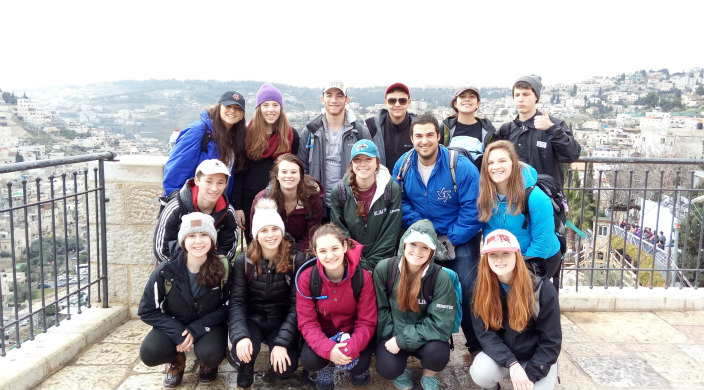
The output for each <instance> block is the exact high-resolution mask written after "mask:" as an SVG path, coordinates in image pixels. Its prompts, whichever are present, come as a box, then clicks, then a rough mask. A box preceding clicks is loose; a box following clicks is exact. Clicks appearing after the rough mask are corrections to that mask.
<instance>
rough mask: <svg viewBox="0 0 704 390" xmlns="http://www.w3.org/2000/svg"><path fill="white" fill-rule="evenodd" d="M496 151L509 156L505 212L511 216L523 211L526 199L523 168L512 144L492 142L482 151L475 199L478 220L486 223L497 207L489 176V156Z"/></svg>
mask: <svg viewBox="0 0 704 390" xmlns="http://www.w3.org/2000/svg"><path fill="white" fill-rule="evenodd" d="M497 149H503V150H505V151H507V152H508V154H509V156H511V165H512V167H511V176H509V178H508V183H507V184H508V194H506V201H507V202H508V208H507V209H506V211H507V212H511V211H512V212H513V215H518V213H520V212H522V211H523V202H524V200H525V197H526V192H525V184H524V182H523V168H522V167H521V163H520V162H519V161H518V154H517V153H516V148H514V147H513V143H512V142H510V141H503V140H502V141H494V142H492V143H490V144H489V146H487V147H486V150H485V151H484V160H483V162H482V167H481V170H480V175H479V197H478V198H477V211H478V212H479V220H480V221H482V222H488V221H489V219H491V215H492V213H493V212H494V209H495V208H496V207H497V200H496V199H497V191H496V184H494V182H493V181H491V176H490V175H489V164H488V161H489V155H490V154H491V152H493V151H494V150H497Z"/></svg>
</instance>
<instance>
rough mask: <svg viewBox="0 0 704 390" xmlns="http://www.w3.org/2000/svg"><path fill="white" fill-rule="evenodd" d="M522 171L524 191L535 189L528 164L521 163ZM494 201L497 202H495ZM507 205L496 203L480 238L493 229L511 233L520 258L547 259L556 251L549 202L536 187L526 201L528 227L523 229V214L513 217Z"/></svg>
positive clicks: (534, 175)
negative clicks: (517, 245)
mask: <svg viewBox="0 0 704 390" xmlns="http://www.w3.org/2000/svg"><path fill="white" fill-rule="evenodd" d="M521 165H522V167H523V169H522V173H523V182H524V183H525V187H526V188H528V187H530V186H532V185H535V183H536V181H537V180H538V172H537V171H536V170H535V168H533V167H531V166H530V165H528V164H525V163H521ZM497 201H498V200H497ZM507 208H508V202H507V201H506V200H504V201H498V207H497V208H496V209H494V213H493V214H492V215H491V219H489V222H487V223H486V225H485V226H484V235H485V236H486V235H487V234H489V233H491V232H492V231H494V230H496V229H506V230H508V231H510V232H511V233H513V235H514V236H516V238H517V239H518V243H519V244H520V245H521V254H523V256H525V257H540V258H543V259H547V258H549V257H552V256H554V255H555V254H556V253H557V252H558V251H559V250H560V241H559V240H558V239H557V236H556V235H555V221H554V219H553V211H552V201H551V200H550V198H548V196H547V195H545V193H544V192H543V191H542V190H541V189H540V188H538V186H536V187H535V188H533V191H531V193H530V198H528V210H529V214H530V223H529V224H528V226H526V228H525V229H523V221H525V219H526V218H525V216H524V215H523V213H518V215H513V213H512V212H511V210H507Z"/></svg>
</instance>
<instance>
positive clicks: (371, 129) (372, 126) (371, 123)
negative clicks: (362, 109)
mask: <svg viewBox="0 0 704 390" xmlns="http://www.w3.org/2000/svg"><path fill="white" fill-rule="evenodd" d="M364 123H366V124H367V129H369V134H370V135H371V136H372V138H374V136H375V135H376V132H377V129H376V123H374V118H373V117H372V118H367V119H366V120H365V121H364Z"/></svg>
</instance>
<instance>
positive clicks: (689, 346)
mask: <svg viewBox="0 0 704 390" xmlns="http://www.w3.org/2000/svg"><path fill="white" fill-rule="evenodd" d="M148 329H149V328H148V327H147V326H146V325H145V324H143V323H142V322H141V321H138V320H133V321H129V322H126V323H125V324H123V325H122V326H120V327H119V328H117V329H116V330H115V331H114V332H112V334H110V335H109V336H107V337H105V338H103V339H102V340H101V341H99V342H97V343H95V344H94V345H92V346H91V347H89V348H88V349H87V350H86V351H85V352H84V353H82V354H81V355H80V356H78V357H77V358H76V359H75V360H74V361H73V362H71V363H70V364H69V365H67V366H66V367H64V368H63V369H61V370H59V371H58V372H56V373H55V374H53V375H52V376H50V377H49V378H48V379H46V380H45V381H44V382H42V383H41V384H40V385H39V386H37V387H36V389H37V390H50V389H52V390H69V389H71V390H73V389H76V388H81V389H95V390H137V389H160V388H162V385H161V383H162V379H163V377H164V374H163V366H161V367H147V366H145V365H144V364H142V363H141V362H140V360H139V357H138V353H139V345H140V343H141V341H142V339H143V337H144V336H145V335H146V333H147V331H148ZM562 332H563V344H562V354H561V355H560V359H559V376H560V384H558V386H557V388H558V389H704V312H703V311H689V312H654V313H653V312H566V313H563V315H562ZM454 337H455V345H458V346H459V345H462V344H463V342H464V340H463V339H461V336H460V335H458V334H456V335H455V336H454ZM194 359H195V358H194V355H193V354H192V353H190V354H189V355H188V363H187V374H186V375H185V377H184V380H183V383H182V385H181V388H182V389H189V390H191V389H198V390H208V389H236V388H237V386H236V384H235V382H236V378H237V373H236V372H234V370H233V369H232V368H231V367H230V366H229V365H228V364H227V362H226V361H225V362H223V364H222V365H221V366H220V375H219V378H218V380H216V381H215V382H212V383H210V384H199V383H198V375H197V367H196V365H195V362H194ZM267 361H268V356H267V354H266V352H265V351H263V352H262V354H261V355H260V357H259V359H258V362H259V364H258V365H257V368H256V378H255V382H254V385H253V387H252V388H253V389H272V390H277V389H298V388H301V389H306V388H307V389H314V386H313V385H312V384H310V383H305V381H303V382H302V381H300V380H299V379H298V378H297V379H291V380H286V381H278V382H277V381H270V380H268V378H267V375H266V371H267V368H268V367H267V364H266V362H267ZM409 363H410V366H411V367H413V370H412V376H413V378H414V381H415V387H414V389H420V388H421V386H420V384H419V383H418V381H419V378H420V375H421V369H420V368H419V366H418V362H417V361H415V359H412V360H411V361H409ZM470 364H471V358H470V357H469V355H468V354H467V352H466V351H463V350H460V348H458V349H457V350H456V351H454V352H453V353H452V357H451V360H450V363H449V365H448V367H447V368H446V369H445V370H444V371H443V372H442V373H441V374H440V376H439V379H440V388H441V389H458V390H459V389H478V388H479V387H477V385H475V384H474V382H472V380H471V378H470V375H469V366H470ZM299 370H300V369H299ZM501 386H502V388H503V389H512V386H511V383H510V381H504V382H503V383H502V384H501ZM335 388H336V389H338V390H342V389H352V388H354V387H353V386H352V384H351V382H350V381H349V379H348V377H347V376H346V375H343V373H341V372H338V373H336V377H335ZM362 388H363V389H394V386H393V384H392V383H391V382H390V381H386V380H384V379H383V378H381V377H380V376H379V375H377V374H376V373H374V372H373V370H372V381H371V382H370V383H369V384H368V385H366V386H364V387H362Z"/></svg>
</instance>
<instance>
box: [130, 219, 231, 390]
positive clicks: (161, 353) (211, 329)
mask: <svg viewBox="0 0 704 390" xmlns="http://www.w3.org/2000/svg"><path fill="white" fill-rule="evenodd" d="M215 239H216V232H215V225H214V224H213V217H211V216H210V215H207V214H203V213H199V212H195V213H190V214H186V215H184V216H183V218H182V222H181V227H180V229H179V231H178V243H179V247H180V248H181V249H182V250H181V251H179V252H178V253H177V255H176V256H175V257H174V259H173V260H172V261H165V262H163V263H161V264H159V265H158V266H157V267H156V269H155V270H154V271H153V272H152V274H151V276H150V277H149V280H148V281H147V284H146V286H145V287H144V293H143V294H142V300H141V301H140V302H139V311H138V314H139V317H140V318H141V319H142V321H144V322H145V323H146V324H148V325H151V326H152V330H151V331H150V332H149V333H148V334H147V336H146V337H145V338H144V341H142V346H141V347H140V349H139V358H140V359H141V360H142V362H144V364H145V365H147V366H149V367H153V366H156V365H159V364H163V363H169V364H168V365H167V368H166V377H164V387H168V388H173V387H177V386H179V385H180V384H181V380H182V379H183V373H184V371H185V369H186V354H185V352H186V351H189V350H190V349H191V348H193V349H194V350H195V355H196V358H197V359H198V361H200V370H199V374H198V378H199V381H200V382H201V383H208V382H212V381H214V380H215V379H216V378H217V376H218V366H219V365H220V362H222V359H223V358H224V357H225V349H226V348H227V312H228V302H229V300H230V291H229V290H230V283H229V281H228V273H229V261H228V260H227V259H226V258H224V257H223V256H218V254H217V253H216V252H215Z"/></svg>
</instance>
